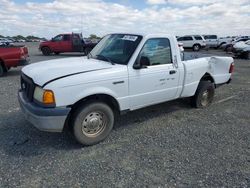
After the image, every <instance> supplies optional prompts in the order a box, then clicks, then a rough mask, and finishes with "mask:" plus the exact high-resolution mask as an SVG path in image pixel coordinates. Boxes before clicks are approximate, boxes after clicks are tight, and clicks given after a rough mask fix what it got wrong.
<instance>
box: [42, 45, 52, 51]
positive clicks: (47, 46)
mask: <svg viewBox="0 0 250 188" xmlns="http://www.w3.org/2000/svg"><path fill="white" fill-rule="evenodd" d="M43 48H48V49H50V47H48V46H42V47H41V50H42V49H43ZM50 50H51V49H50Z"/></svg>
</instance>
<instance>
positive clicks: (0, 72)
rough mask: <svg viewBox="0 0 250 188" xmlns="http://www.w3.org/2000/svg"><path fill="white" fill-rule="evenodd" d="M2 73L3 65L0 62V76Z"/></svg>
mask: <svg viewBox="0 0 250 188" xmlns="http://www.w3.org/2000/svg"><path fill="white" fill-rule="evenodd" d="M3 75H4V68H3V66H2V65H1V62H0V77H2V76H3Z"/></svg>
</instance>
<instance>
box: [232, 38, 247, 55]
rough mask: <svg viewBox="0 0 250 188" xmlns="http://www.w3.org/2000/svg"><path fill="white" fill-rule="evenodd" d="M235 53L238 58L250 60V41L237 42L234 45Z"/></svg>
mask: <svg viewBox="0 0 250 188" xmlns="http://www.w3.org/2000/svg"><path fill="white" fill-rule="evenodd" d="M233 52H234V55H235V56H236V57H243V58H246V59H250V40H247V41H245V42H243V41H241V42H237V43H236V44H234V45H233Z"/></svg>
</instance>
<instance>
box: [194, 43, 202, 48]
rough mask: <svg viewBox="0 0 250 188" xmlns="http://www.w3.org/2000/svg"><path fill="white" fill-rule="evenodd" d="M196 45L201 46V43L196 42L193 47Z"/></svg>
mask: <svg viewBox="0 0 250 188" xmlns="http://www.w3.org/2000/svg"><path fill="white" fill-rule="evenodd" d="M195 45H199V46H201V45H200V44H199V43H195V44H194V45H193V47H194V46H195Z"/></svg>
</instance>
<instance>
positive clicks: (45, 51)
mask: <svg viewBox="0 0 250 188" xmlns="http://www.w3.org/2000/svg"><path fill="white" fill-rule="evenodd" d="M41 51H42V53H43V55H45V56H49V55H50V54H51V53H52V52H51V50H50V48H49V47H43V48H42V49H41Z"/></svg>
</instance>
